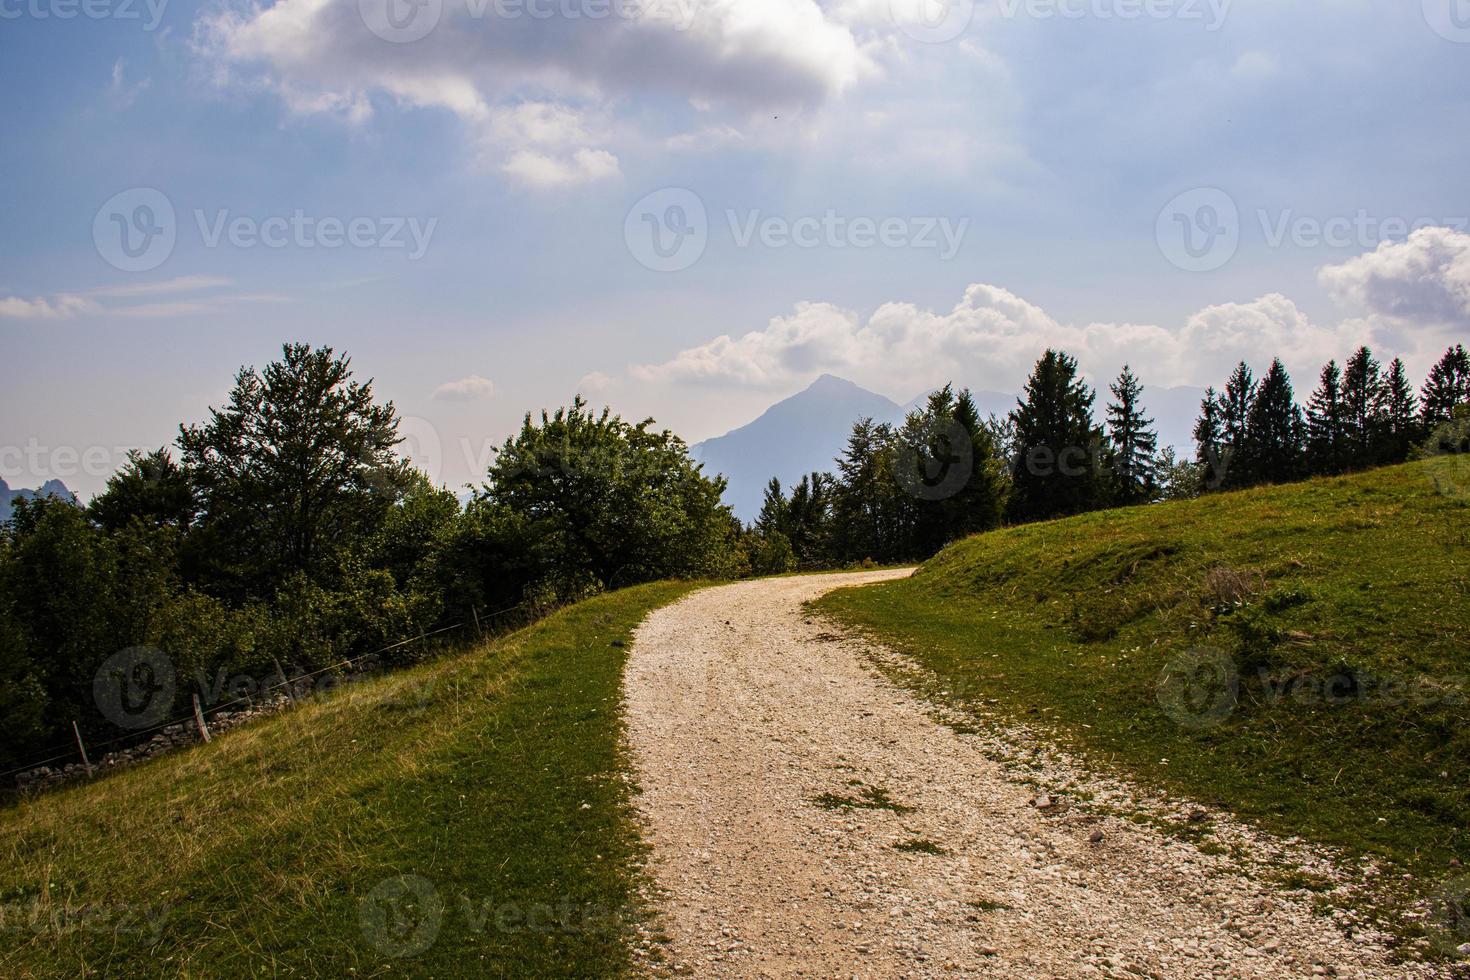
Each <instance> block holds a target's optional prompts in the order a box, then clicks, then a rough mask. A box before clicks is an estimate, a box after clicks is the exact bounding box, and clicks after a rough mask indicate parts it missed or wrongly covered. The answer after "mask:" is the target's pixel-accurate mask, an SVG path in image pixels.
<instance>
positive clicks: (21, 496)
mask: <svg viewBox="0 0 1470 980" xmlns="http://www.w3.org/2000/svg"><path fill="white" fill-rule="evenodd" d="M37 497H60V498H61V499H62V500H70V501H72V502H73V503H75V502H76V499H77V495H76V494H74V493H72V492H71V491H70V490H68V489H67V488H66V484H65V483H62V482H61V481H60V480H47V481H46V482H45V483H43V484H41V487H40V489H38V490H23V489H22V490H12V489H10V486H9V485H8V484H7V483H6V482H5V481H4V480H0V522H3V521H8V520H10V515H11V513H12V512H13V511H14V509H15V508H14V507H13V506H12V504H13V503H14V501H17V500H34V499H36V498H37Z"/></svg>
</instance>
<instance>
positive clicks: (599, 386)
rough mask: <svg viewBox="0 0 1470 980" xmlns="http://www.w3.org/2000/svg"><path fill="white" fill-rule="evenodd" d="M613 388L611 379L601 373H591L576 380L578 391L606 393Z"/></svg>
mask: <svg viewBox="0 0 1470 980" xmlns="http://www.w3.org/2000/svg"><path fill="white" fill-rule="evenodd" d="M612 386H613V378H612V377H611V376H610V375H607V374H604V373H603V372H601V371H592V372H590V373H588V374H584V375H582V377H581V378H579V379H578V380H577V390H578V391H606V390H607V389H609V388H611V387H612Z"/></svg>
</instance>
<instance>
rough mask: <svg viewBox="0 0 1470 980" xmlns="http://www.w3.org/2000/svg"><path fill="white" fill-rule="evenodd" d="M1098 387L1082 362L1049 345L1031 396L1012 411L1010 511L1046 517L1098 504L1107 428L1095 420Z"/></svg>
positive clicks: (1017, 516)
mask: <svg viewBox="0 0 1470 980" xmlns="http://www.w3.org/2000/svg"><path fill="white" fill-rule="evenodd" d="M1093 398H1094V395H1093V392H1092V389H1091V388H1089V387H1088V386H1087V385H1086V384H1085V383H1084V382H1083V381H1082V380H1081V379H1080V378H1079V377H1078V376H1077V361H1076V360H1075V359H1074V358H1072V357H1069V356H1068V355H1067V354H1065V353H1062V352H1061V351H1056V350H1050V349H1049V350H1047V351H1046V353H1045V354H1043V355H1042V357H1041V360H1039V361H1037V362H1036V367H1035V369H1034V370H1033V371H1032V372H1031V377H1030V378H1029V379H1027V381H1026V397H1025V400H1024V401H1019V402H1018V403H1017V405H1016V408H1015V409H1014V410H1013V411H1012V412H1011V419H1012V421H1013V422H1014V423H1015V427H1016V458H1015V459H1014V460H1013V461H1012V467H1011V481H1012V492H1011V500H1010V514H1011V517H1012V518H1013V519H1014V520H1018V521H1025V520H1045V519H1047V518H1050V517H1059V516H1062V515H1064V514H1076V513H1080V512H1082V511H1085V510H1089V509H1091V508H1093V507H1096V506H1098V505H1099V504H1100V503H1101V502H1102V499H1103V495H1102V492H1101V489H1102V480H1101V473H1100V469H1101V467H1100V466H1099V465H1098V464H1099V462H1100V460H1099V459H1098V457H1099V455H1100V452H1101V448H1102V433H1101V432H1100V431H1099V430H1098V429H1097V427H1096V426H1094V425H1093V421H1092V402H1093Z"/></svg>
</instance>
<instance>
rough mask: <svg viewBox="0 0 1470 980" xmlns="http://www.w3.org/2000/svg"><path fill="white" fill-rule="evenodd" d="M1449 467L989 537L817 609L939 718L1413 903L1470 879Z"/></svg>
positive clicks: (1468, 497) (1464, 649) (1459, 535)
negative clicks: (1313, 845)
mask: <svg viewBox="0 0 1470 980" xmlns="http://www.w3.org/2000/svg"><path fill="white" fill-rule="evenodd" d="M1467 463H1470V461H1467V460H1463V459H1457V458H1445V459H1438V460H1431V461H1427V462H1423V463H1413V464H1408V465H1406V466H1400V467H1393V468H1389V469H1383V470H1378V471H1374V472H1371V473H1366V474H1361V475H1354V476H1351V477H1344V478H1334V479H1321V480H1314V481H1311V482H1308V483H1303V484H1297V485H1292V486H1285V487H1272V488H1261V489H1257V490H1251V491H1246V492H1241V493H1231V494H1220V495H1214V496H1209V497H1205V498H1202V499H1199V500H1193V501H1185V502H1178V503H1169V504H1161V505H1156V506H1150V507H1140V508H1134V509H1128V510H1117V511H1106V512H1100V513H1094V514H1088V515H1084V516H1081V517H1076V518H1071V519H1067V520H1062V521H1054V522H1049V523H1045V524H1037V525H1030V526H1026V527H1019V528H1012V529H1006V530H1001V531H996V532H993V533H990V534H984V535H979V536H977V537H974V538H970V539H968V540H966V541H962V542H959V543H957V544H955V545H953V546H951V547H950V548H948V549H947V550H945V551H944V552H943V553H941V554H940V555H938V556H936V557H935V558H934V559H932V560H931V561H930V562H928V563H927V564H926V565H924V566H923V567H922V568H921V569H920V570H919V571H918V572H917V573H916V574H915V575H914V576H913V577H912V578H910V579H905V580H899V581H895V582H890V583H883V584H879V585H874V586H868V587H865V588H861V589H846V590H842V591H838V592H834V593H831V594H829V595H828V596H826V597H824V598H822V599H820V600H818V602H817V603H816V604H815V605H816V608H817V609H819V610H820V611H823V612H825V613H828V614H831V615H833V616H834V617H836V618H837V619H839V620H842V621H845V622H847V623H849V624H852V625H854V626H856V627H858V628H860V629H861V630H863V631H865V632H868V633H870V634H872V635H874V636H875V637H876V638H878V639H880V640H882V641H884V642H886V643H887V644H888V645H890V646H891V647H893V648H895V649H897V650H899V651H901V652H904V653H906V654H909V655H911V656H913V657H914V658H916V659H917V660H918V661H919V662H920V663H921V664H922V665H923V666H924V667H925V668H927V669H928V670H929V671H931V672H932V674H933V676H934V682H935V684H936V685H937V686H936V688H935V692H934V693H937V692H940V691H942V692H944V697H945V698H947V699H948V700H950V701H951V702H952V703H954V704H956V705H958V706H961V707H970V708H972V709H977V710H979V711H981V712H982V713H984V712H990V711H998V712H1000V713H1001V714H1002V715H1004V716H1009V717H1011V718H1014V719H1016V720H1019V721H1022V722H1025V723H1027V724H1030V725H1033V726H1039V727H1042V728H1045V729H1047V730H1049V731H1051V732H1052V733H1053V734H1055V735H1056V736H1057V737H1058V738H1059V740H1061V741H1062V742H1064V743H1065V744H1067V745H1068V746H1069V747H1071V748H1072V749H1074V750H1076V751H1080V752H1081V753H1082V754H1083V755H1084V756H1086V757H1088V758H1090V759H1091V760H1093V761H1094V762H1095V763H1098V764H1101V765H1102V766H1104V767H1105V768H1109V769H1113V770H1122V771H1123V772H1124V773H1126V774H1127V775H1128V776H1130V777H1132V778H1133V779H1135V780H1138V781H1140V782H1142V783H1143V784H1145V785H1148V786H1151V787H1154V788H1159V789H1162V790H1165V791H1168V792H1171V793H1174V794H1178V795H1183V796H1188V797H1193V798H1196V799H1199V800H1202V801H1206V802H1210V803H1215V804H1219V805H1222V806H1224V807H1226V808H1228V809H1230V810H1232V811H1234V812H1235V813H1237V814H1239V815H1241V816H1244V817H1246V818H1248V819H1250V820H1252V821H1254V822H1256V823H1258V824H1259V825H1261V826H1263V827H1265V828H1266V829H1268V830H1271V831H1274V832H1277V833H1280V834H1284V835H1300V836H1302V837H1305V838H1308V839H1311V840H1315V841H1318V842H1321V843H1325V844H1328V845H1333V846H1336V847H1339V848H1343V849H1345V850H1346V851H1348V852H1349V853H1369V854H1373V855H1376V856H1378V857H1380V858H1383V859H1388V860H1390V861H1392V862H1394V863H1396V864H1397V865H1398V866H1399V869H1400V870H1403V871H1406V872H1409V873H1412V874H1413V875H1414V876H1415V879H1416V882H1415V885H1416V888H1417V889H1418V890H1419V891H1420V892H1421V893H1426V894H1427V893H1430V892H1432V891H1433V890H1434V889H1435V888H1437V887H1439V886H1438V885H1437V884H1436V882H1437V881H1439V880H1440V879H1443V878H1445V877H1448V876H1454V875H1458V873H1459V872H1457V871H1455V870H1453V869H1454V868H1455V867H1456V865H1455V864H1454V862H1456V861H1458V862H1466V863H1470V779H1467V778H1466V773H1467V772H1470V723H1467V722H1470V470H1467ZM1466 939H1467V940H1470V936H1467V937H1466Z"/></svg>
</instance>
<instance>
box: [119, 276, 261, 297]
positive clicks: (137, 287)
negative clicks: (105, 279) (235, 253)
mask: <svg viewBox="0 0 1470 980" xmlns="http://www.w3.org/2000/svg"><path fill="white" fill-rule="evenodd" d="M233 283H234V280H233V279H229V278H226V277H224V276H175V277H174V278H172V279H161V280H158V281H156V282H138V283H132V284H130V285H126V286H104V287H102V288H100V289H94V290H92V291H91V295H93V296H108V297H112V298H115V299H125V298H127V297H130V296H160V295H168V294H171V293H192V292H195V291H197V290H201V289H218V288H220V287H223V286H229V285H232V284H233Z"/></svg>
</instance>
